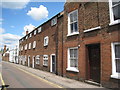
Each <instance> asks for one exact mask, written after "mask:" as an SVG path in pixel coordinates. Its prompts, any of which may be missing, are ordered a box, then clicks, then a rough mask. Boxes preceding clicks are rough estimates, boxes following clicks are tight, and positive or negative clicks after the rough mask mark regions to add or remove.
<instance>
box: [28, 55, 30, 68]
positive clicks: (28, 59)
mask: <svg viewBox="0 0 120 90" xmlns="http://www.w3.org/2000/svg"><path fill="white" fill-rule="evenodd" d="M28 67H30V56H28Z"/></svg>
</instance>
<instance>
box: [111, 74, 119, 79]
mask: <svg viewBox="0 0 120 90" xmlns="http://www.w3.org/2000/svg"><path fill="white" fill-rule="evenodd" d="M111 78H115V79H120V75H119V74H117V75H111Z"/></svg>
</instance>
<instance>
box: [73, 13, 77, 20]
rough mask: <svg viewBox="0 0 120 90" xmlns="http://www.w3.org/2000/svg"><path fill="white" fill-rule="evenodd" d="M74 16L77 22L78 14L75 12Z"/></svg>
mask: <svg viewBox="0 0 120 90" xmlns="http://www.w3.org/2000/svg"><path fill="white" fill-rule="evenodd" d="M73 15H74V16H73V17H74V21H77V12H74V14H73Z"/></svg>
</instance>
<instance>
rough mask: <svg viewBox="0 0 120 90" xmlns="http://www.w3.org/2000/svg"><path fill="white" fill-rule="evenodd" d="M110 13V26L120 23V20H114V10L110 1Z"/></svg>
mask: <svg viewBox="0 0 120 90" xmlns="http://www.w3.org/2000/svg"><path fill="white" fill-rule="evenodd" d="M109 13H110V24H109V25H110V26H111V25H116V24H118V23H120V19H119V20H114V16H113V9H112V0H109Z"/></svg>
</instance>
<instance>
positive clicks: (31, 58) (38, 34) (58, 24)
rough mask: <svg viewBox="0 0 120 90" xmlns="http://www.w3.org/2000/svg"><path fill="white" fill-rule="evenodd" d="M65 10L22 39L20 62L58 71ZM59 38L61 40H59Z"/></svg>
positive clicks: (29, 65) (41, 68)
mask: <svg viewBox="0 0 120 90" xmlns="http://www.w3.org/2000/svg"><path fill="white" fill-rule="evenodd" d="M62 19H63V12H61V13H59V14H57V15H56V16H54V17H53V18H51V19H50V20H48V21H47V22H45V23H43V24H42V25H40V26H38V27H37V28H35V29H34V30H33V31H32V32H30V33H28V32H27V34H26V36H24V37H23V38H21V39H20V51H19V63H22V64H23V65H27V66H28V67H32V68H37V69H40V70H45V71H50V72H53V73H56V74H57V73H58V72H60V71H58V70H60V69H61V68H59V67H60V66H59V65H60V63H61V61H58V56H57V55H58V53H59V52H58V48H59V49H61V47H59V44H60V43H61V42H62V40H61V38H59V37H62V34H61V31H62V28H63V27H62V24H63V23H62V21H63V20H62ZM58 39H59V41H58Z"/></svg>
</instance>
